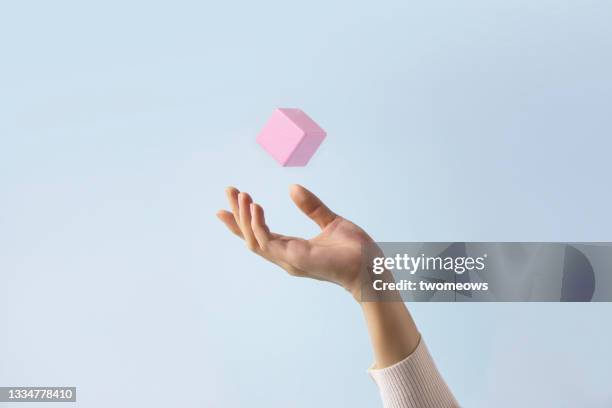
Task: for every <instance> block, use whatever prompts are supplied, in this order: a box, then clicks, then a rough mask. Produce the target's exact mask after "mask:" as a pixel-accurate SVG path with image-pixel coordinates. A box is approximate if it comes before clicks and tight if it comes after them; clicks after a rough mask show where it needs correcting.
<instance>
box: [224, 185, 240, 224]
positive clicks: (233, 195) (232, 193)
mask: <svg viewBox="0 0 612 408" xmlns="http://www.w3.org/2000/svg"><path fill="white" fill-rule="evenodd" d="M239 193H240V191H239V190H238V189H237V188H236V187H232V186H229V187H228V188H226V189H225V194H226V195H227V201H228V202H229V205H230V208H231V209H232V214H233V215H234V220H235V221H236V224H240V214H239V212H238V194H239Z"/></svg>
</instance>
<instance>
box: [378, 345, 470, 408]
mask: <svg viewBox="0 0 612 408" xmlns="http://www.w3.org/2000/svg"><path fill="white" fill-rule="evenodd" d="M368 372H369V374H370V376H371V377H372V379H374V382H375V383H376V385H378V389H379V390H380V395H381V397H382V402H383V406H384V407H385V408H456V407H459V404H458V403H457V401H456V400H455V398H454V397H453V394H452V393H451V392H450V390H449V388H448V386H447V385H446V383H445V382H444V380H443V379H442V376H441V375H440V373H439V372H438V369H437V368H436V365H435V363H434V361H433V359H432V358H431V355H430V354H429V350H427V346H426V345H425V343H424V342H423V339H421V341H420V342H419V345H418V346H417V348H416V350H415V351H414V352H413V353H412V354H411V355H409V356H408V357H406V358H405V359H404V360H402V361H400V362H399V363H396V364H394V365H392V366H390V367H386V368H382V369H375V368H371V369H369V370H368Z"/></svg>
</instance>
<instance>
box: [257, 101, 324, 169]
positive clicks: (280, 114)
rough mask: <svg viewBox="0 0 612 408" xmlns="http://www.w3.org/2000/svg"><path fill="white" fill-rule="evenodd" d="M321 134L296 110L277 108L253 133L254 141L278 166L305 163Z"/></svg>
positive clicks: (321, 130)
mask: <svg viewBox="0 0 612 408" xmlns="http://www.w3.org/2000/svg"><path fill="white" fill-rule="evenodd" d="M325 135H326V134H325V131H324V130H323V129H322V128H321V127H320V126H319V125H317V124H316V123H315V121H314V120H312V119H310V117H309V116H308V115H306V114H305V113H304V112H302V111H301V110H300V109H289V108H278V109H276V110H275V111H274V113H272V116H271V117H270V119H269V120H268V123H266V125H265V126H264V128H263V130H262V131H261V133H259V135H258V136H257V143H259V144H260V145H261V147H263V148H264V149H265V151H267V152H268V153H269V154H270V156H272V157H274V159H276V161H277V162H279V163H280V164H281V165H282V166H305V165H306V164H308V161H309V160H310V158H311V157H312V155H313V154H315V152H316V151H317V148H318V147H319V145H320V144H321V142H323V139H325Z"/></svg>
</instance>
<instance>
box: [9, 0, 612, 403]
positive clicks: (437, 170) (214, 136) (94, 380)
mask: <svg viewBox="0 0 612 408" xmlns="http://www.w3.org/2000/svg"><path fill="white" fill-rule="evenodd" d="M611 17H612V3H610V2H609V1H606V0H601V1H574V2H570V1H558V0H554V1H553V0H540V1H536V2H534V1H526V0H525V1H518V0H512V1H508V0H503V1H502V0H494V1H490V0H486V1H485V0H482V1H467V2H457V1H450V0H449V1H427V2H420V3H417V2H406V1H377V2H367V3H366V2H364V3H359V2H355V1H336V2H332V1H303V2H297V3H295V2H287V1H250V2H232V1H216V2H206V1H204V2H202V1H197V2H196V1H193V2H189V1H173V2H170V1H168V2H158V1H105V2H82V1H13V2H3V3H1V5H0V52H1V54H0V277H1V281H0V286H1V288H2V291H1V296H0V322H1V325H2V326H1V327H2V329H1V332H0V333H1V334H0V385H4V386H8V385H75V386H77V387H78V392H79V394H78V399H79V403H78V405H79V406H81V407H109V406H113V407H134V406H147V407H167V406H181V407H228V408H231V407H315V406H329V407H338V406H342V407H349V406H350V407H375V406H378V405H379V399H378V394H377V390H376V389H375V386H374V384H373V383H372V382H371V380H370V379H369V378H368V376H367V374H366V371H365V370H366V368H367V367H368V366H369V364H370V362H371V351H370V348H369V344H368V339H367V335H366V332H365V328H364V323H363V321H362V317H361V316H360V312H359V309H358V307H357V306H356V305H355V304H353V303H352V301H351V300H350V299H349V297H348V296H347V295H345V294H344V293H343V291H342V290H341V289H339V288H337V287H334V286H329V285H326V284H323V283H320V282H314V281H305V280H298V279H295V278H291V277H288V276H287V275H286V274H285V273H284V272H283V271H281V270H278V269H276V268H275V267H273V266H271V265H269V264H267V263H265V262H264V261H262V260H260V259H258V258H256V257H255V256H254V255H252V254H250V253H249V252H247V251H246V250H244V247H243V245H242V243H241V242H239V241H238V240H237V239H236V238H235V237H234V236H232V235H230V234H229V233H227V232H226V231H225V230H224V227H223V226H222V225H221V224H220V223H219V222H218V221H217V220H216V218H215V217H214V213H215V212H216V210H217V209H219V208H221V207H224V206H225V202H224V196H223V188H224V187H225V186H226V185H229V184H234V185H236V186H237V187H238V188H241V189H245V190H248V191H250V192H251V193H252V194H253V196H254V198H255V199H256V200H257V201H258V202H260V203H262V204H263V205H264V206H265V207H266V210H267V214H268V219H269V223H270V224H271V226H272V227H273V229H275V230H279V231H282V232H285V233H289V234H294V235H306V236H308V235H312V234H314V233H315V232H316V228H315V227H314V224H311V223H310V222H309V221H308V220H307V219H305V218H304V217H303V216H301V214H299V213H298V211H297V210H296V209H294V208H293V206H292V204H291V202H290V200H289V198H288V196H287V188H288V186H289V184H290V183H294V182H298V183H302V184H304V185H306V186H308V187H309V188H311V189H312V190H313V191H315V192H317V193H318V194H320V196H321V197H322V198H323V199H324V200H326V201H327V202H328V204H329V206H330V207H332V208H333V209H334V210H336V211H337V212H339V213H341V214H343V215H345V216H346V217H347V218H349V219H352V220H354V221H356V222H357V223H359V224H360V225H362V226H363V227H364V228H365V229H366V230H368V231H369V232H370V233H371V234H372V235H373V236H374V237H375V238H376V239H378V240H381V241H382V240H387V241H393V240H397V241H408V240H417V241H427V240H430V241H446V240H461V241H469V240H477V241H488V240H491V241H493V240H503V241H513V240H516V241H529V240H536V241H537V240H542V241H581V240H585V241H598V240H603V241H610V240H612V218H611V217H610V208H611V201H612V193H611V191H612V189H611V188H610V174H612V162H611V160H610V152H611V149H612V142H611V141H610V136H611V133H612V124H611V115H610V112H611V101H612V79H611V74H610V73H611V72H612V25H611V24H610V19H611ZM278 106H284V107H300V108H303V109H304V110H306V111H307V112H308V113H309V114H310V115H311V116H313V117H314V118H315V119H316V120H317V121H318V122H320V124H321V125H322V126H323V127H324V128H325V129H327V131H328V134H329V136H328V139H327V140H326V141H325V142H324V145H323V146H322V147H321V149H320V151H319V152H318V153H317V155H316V156H315V157H314V158H313V160H312V161H311V163H310V165H309V166H308V167H306V168H281V167H279V166H278V165H276V163H275V162H274V161H273V160H271V159H270V158H269V157H268V156H266V154H265V153H264V152H263V151H262V150H261V149H260V148H259V147H258V146H257V145H256V144H255V142H254V138H255V136H256V134H257V132H258V130H259V129H260V128H261V126H262V125H263V124H264V123H265V121H266V119H267V117H268V116H269V115H270V113H271V112H272V110H273V109H274V108H275V107H278ZM410 308H411V310H412V311H413V314H414V316H415V319H416V320H417V322H418V324H419V326H420V328H421V330H422V332H423V333H424V336H425V337H426V339H427V341H428V344H429V346H430V349H431V350H432V352H433V354H434V356H435V358H436V360H437V363H438V365H439V367H440V369H441V371H442V372H443V374H444V375H445V377H446V379H447V380H448V383H449V384H450V386H451V387H452V389H453V390H454V391H455V393H456V395H457V398H458V399H459V400H460V402H462V403H463V405H465V406H466V407H491V406H495V407H516V406H528V407H556V408H558V407H578V406H580V407H610V406H612V395H611V393H612V391H610V384H611V383H612V353H611V351H610V344H611V343H612V329H611V326H610V324H609V322H610V313H611V312H612V305H610V304H415V305H410ZM26 405H27V404H24V405H21V406H23V407H25V406H26Z"/></svg>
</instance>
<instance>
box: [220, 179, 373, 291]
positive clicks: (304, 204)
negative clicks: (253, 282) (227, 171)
mask: <svg viewBox="0 0 612 408" xmlns="http://www.w3.org/2000/svg"><path fill="white" fill-rule="evenodd" d="M226 193H227V199H228V201H229V204H230V208H231V210H232V211H231V212H229V211H225V210H221V211H219V212H218V213H217V217H219V219H220V220H221V221H223V223H224V224H225V225H226V226H227V228H229V230H230V231H231V232H233V233H234V234H236V235H237V236H239V237H240V238H242V239H244V241H245V242H246V244H247V247H248V248H249V249H250V250H251V251H253V252H255V253H256V254H258V255H260V256H262V257H264V258H265V259H267V260H268V261H270V262H273V263H275V264H277V265H279V266H280V267H281V268H283V269H285V270H286V271H287V272H289V274H291V275H293V276H305V277H309V278H313V279H319V280H324V281H329V282H333V283H337V284H339V285H340V286H342V287H343V288H345V289H346V290H348V291H349V292H350V293H351V294H352V295H353V297H354V298H355V299H356V300H358V301H359V298H360V288H361V285H360V279H359V275H360V268H361V263H362V247H363V245H364V244H369V243H372V242H373V240H372V238H370V237H369V236H368V234H366V232H365V231H363V230H362V229H361V228H359V227H358V226H357V225H355V224H353V223H352V222H350V221H348V220H346V219H344V218H342V217H341V216H339V215H336V214H335V213H333V212H332V211H331V210H330V209H329V208H327V206H325V204H323V202H321V200H319V198H317V196H315V195H314V194H313V193H311V192H310V191H308V190H307V189H305V188H304V187H302V186H300V185H293V186H291V189H290V196H291V199H292V200H293V202H294V203H295V204H296V206H297V207H298V208H299V209H300V210H302V212H304V214H306V215H307V216H308V217H309V218H311V219H312V220H313V221H314V222H316V223H317V224H318V225H319V227H320V228H321V233H320V234H319V235H317V236H316V237H314V238H312V239H308V240H307V239H302V238H295V237H289V236H286V235H281V234H276V233H273V232H270V229H269V228H268V226H267V225H266V221H265V218H264V210H263V208H262V207H261V206H260V205H259V204H255V203H253V200H252V199H251V197H250V196H249V194H247V193H245V192H240V191H238V189H236V188H234V187H228V188H227V190H226Z"/></svg>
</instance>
